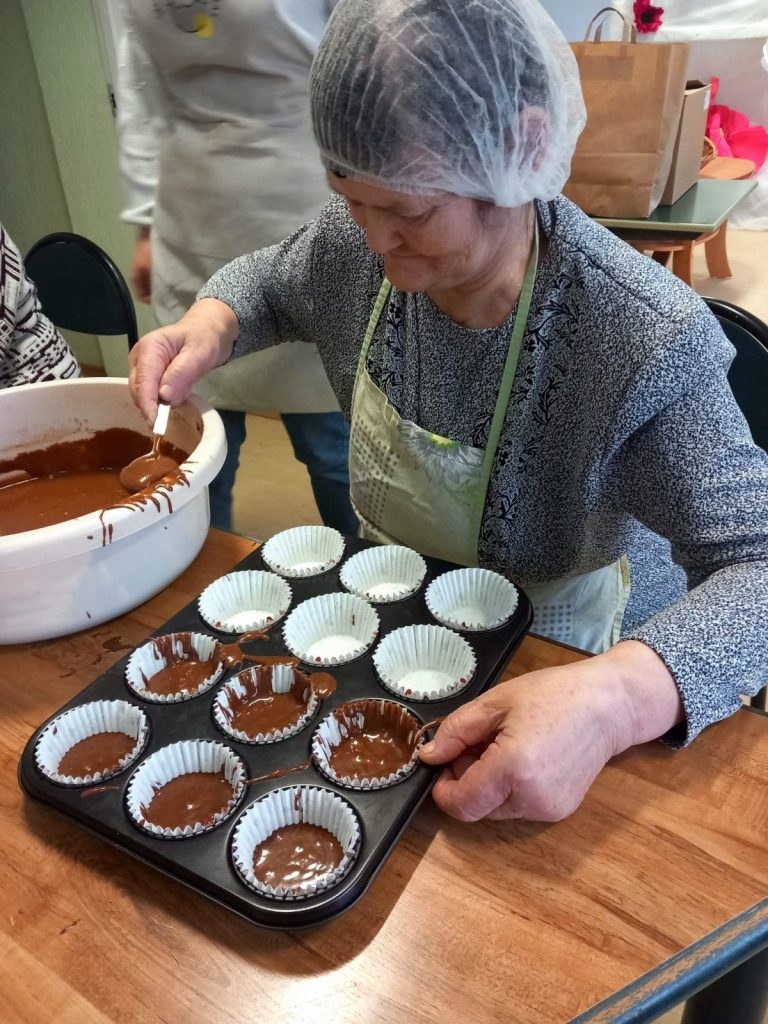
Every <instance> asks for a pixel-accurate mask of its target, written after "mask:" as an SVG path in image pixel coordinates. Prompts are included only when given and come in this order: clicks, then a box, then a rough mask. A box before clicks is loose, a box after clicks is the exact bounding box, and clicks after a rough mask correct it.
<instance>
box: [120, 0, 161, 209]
mask: <svg viewBox="0 0 768 1024" xmlns="http://www.w3.org/2000/svg"><path fill="white" fill-rule="evenodd" d="M119 12H120V18H121V22H122V32H121V34H120V42H119V46H118V55H117V81H116V83H115V89H116V102H117V134H118V153H119V162H120V174H121V178H122V184H123V194H124V202H125V205H124V207H123V210H122V212H121V214H120V219H121V220H124V221H127V222H128V223H129V224H151V223H152V212H153V207H154V202H155V188H156V186H157V163H158V151H159V140H160V138H161V137H162V133H163V130H164V128H165V125H166V122H167V120H168V114H167V101H166V97H165V91H164V89H163V86H162V83H161V81H160V79H159V76H158V74H157V71H156V69H155V67H154V65H153V63H152V61H151V60H150V58H149V56H148V54H147V52H146V50H145V48H144V46H143V44H142V41H141V38H140V35H139V33H138V31H137V29H136V26H135V25H134V23H133V18H132V15H131V12H130V10H129V5H128V4H127V3H126V2H125V0H120V2H119Z"/></svg>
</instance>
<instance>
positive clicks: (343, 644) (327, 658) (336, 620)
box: [283, 594, 379, 665]
mask: <svg viewBox="0 0 768 1024" xmlns="http://www.w3.org/2000/svg"><path fill="white" fill-rule="evenodd" d="M378 630H379V617H378V615H377V614H376V612H375V611H374V610H373V608H371V606H370V605H369V604H368V603H367V602H366V601H364V600H363V599H362V598H360V597H356V596H355V595H354V594H322V595H321V596H320V597H311V598H309V600H307V601H303V602H302V603H301V604H299V605H297V606H296V608H294V610H293V611H292V612H291V614H290V615H289V616H288V618H287V619H286V620H285V625H284V626H283V640H284V641H285V645H286V647H287V648H288V650H289V651H290V652H291V653H292V654H295V655H296V657H297V658H300V659H301V660H302V661H303V662H305V663H306V664H308V665H342V664H344V662H347V661H352V660H353V659H354V658H359V657H360V655H361V654H363V653H364V652H365V651H367V650H368V648H369V647H370V646H371V644H372V643H373V641H374V640H375V638H376V634H377V633H378Z"/></svg>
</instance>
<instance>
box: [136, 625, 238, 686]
mask: <svg viewBox="0 0 768 1024" xmlns="http://www.w3.org/2000/svg"><path fill="white" fill-rule="evenodd" d="M218 648H219V645H218V641H216V640H214V638H213V637H212V636H207V635H206V634H205V633H190V632H181V633H166V634H165V635H164V636H156V637H153V638H152V639H151V640H149V641H147V643H145V644H142V646H141V647H137V648H136V650H135V651H134V652H133V654H131V656H130V658H129V659H128V663H127V665H126V666H125V682H126V685H127V686H128V688H129V689H130V690H131V691H132V692H133V693H135V694H136V696H137V697H141V699H142V700H146V701H150V702H152V703H154V704H172V703H176V702H178V701H182V700H191V699H192V697H197V696H198V695H199V694H201V693H205V691H206V690H207V689H209V688H210V687H211V686H213V684H214V683H215V682H216V680H217V679H220V678H221V675H222V673H223V672H224V669H225V668H226V666H225V664H224V661H223V660H222V659H221V658H220V656H219V649H218ZM185 662H203V663H206V662H208V663H209V664H210V671H209V672H208V674H207V675H206V676H205V678H204V679H203V680H202V681H201V682H200V683H198V685H196V686H193V687H191V688H190V687H182V688H181V689H179V690H176V691H175V692H174V693H157V692H155V691H153V690H151V689H150V688H149V683H150V680H151V679H153V678H154V677H155V676H156V675H157V674H158V673H159V672H162V671H163V670H164V669H166V668H168V667H169V666H172V665H183V664H184V663H185Z"/></svg>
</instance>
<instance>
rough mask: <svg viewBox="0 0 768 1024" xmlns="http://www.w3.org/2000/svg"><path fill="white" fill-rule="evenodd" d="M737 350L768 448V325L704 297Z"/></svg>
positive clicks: (746, 409) (759, 697) (734, 383)
mask: <svg viewBox="0 0 768 1024" xmlns="http://www.w3.org/2000/svg"><path fill="white" fill-rule="evenodd" d="M704 301H705V302H706V304H707V305H708V306H709V308H710V309H711V310H712V312H713V313H714V314H715V316H716V317H717V319H718V320H719V321H720V326H721V327H722V328H723V332H724V333H725V335H726V337H727V338H728V340H729V341H730V342H731V344H732V345H733V347H734V348H735V349H736V358H735V359H734V360H733V362H732V363H731V368H730V370H729V371H728V383H729V384H730V385H731V390H732V391H733V394H734V397H735V398H736V401H737V402H738V404H739V408H740V409H741V411H742V412H743V413H744V419H745V420H746V421H747V423H748V424H749V429H750V430H751V431H752V437H753V438H754V441H755V444H758V445H760V447H761V448H764V449H765V450H766V451H768V324H765V323H763V321H762V320H760V319H759V317H756V316H755V315H754V314H753V313H749V312H747V310H746V309H742V308H741V307H740V306H734V305H733V303H731V302H724V301H723V300H722V299H705V300H704ZM767 698H768V690H767V689H766V687H763V689H762V690H760V691H759V693H757V694H755V696H754V697H753V698H752V700H751V703H752V705H753V706H754V707H759V708H766V706H767V705H768V701H767Z"/></svg>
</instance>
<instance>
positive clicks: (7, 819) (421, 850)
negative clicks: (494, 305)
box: [0, 531, 768, 1024]
mask: <svg viewBox="0 0 768 1024" xmlns="http://www.w3.org/2000/svg"><path fill="white" fill-rule="evenodd" d="M252 548H253V543H252V542H251V541H247V540H245V539H243V538H240V537H236V536H234V535H230V534H224V533H220V532H218V531H211V534H210V537H209V540H208V542H207V544H206V546H205V547H204V549H203V551H202V553H201V554H200V556H199V557H198V558H197V560H196V561H195V563H194V564H193V565H192V566H191V567H190V569H188V570H187V572H185V573H184V574H183V576H181V577H180V578H179V579H178V580H177V581H176V582H175V583H173V584H172V585H171V586H169V587H168V588H167V589H166V590H165V591H163V593H161V594H160V595H158V596H157V597H156V598H154V599H153V600H151V601H149V602H147V603H146V604H144V605H142V606H141V607H140V608H137V609H136V610H135V611H133V612H131V613H129V614H127V615H125V616H123V617H122V618H119V619H116V620H115V621H113V622H109V623H106V624H104V625H102V626H98V627H95V628H94V629H93V630H90V631H88V632H84V633H80V634H78V635H76V636H72V637H68V638H66V639H63V640H57V641H47V642H42V643H36V644H24V645H19V646H15V647H14V646H10V647H4V648H0V704H1V707H2V716H1V717H0V738H1V739H0V756H1V757H2V775H1V776H0V780H1V781H0V824H1V828H2V831H1V832H0V835H1V836H2V843H1V845H0V851H1V852H0V857H1V858H2V867H3V870H2V872H0V899H1V900H2V914H1V915H0V963H2V975H1V978H2V997H1V998H2V1009H0V1019H2V1021H3V1022H4V1024H16V1022H22V1024H33V1022H34V1024H39V1022H41V1021H42V1022H48V1021H56V1022H57V1024H107V1022H117V1024H144V1022H156V1021H157V1022H168V1024H219V1022H221V1024H225V1022H226V1024H252V1022H254V1021H259V1022H263V1024H294V1022H296V1024H305V1022H308V1021H312V1020H322V1021H332V1022H333V1024H346V1022H349V1024H352V1022H354V1024H390V1022H391V1024H402V1022H408V1024H425V1022H440V1024H446V1022H459V1024H464V1022H472V1024H488V1022H492V1021H493V1022H496V1021H499V1022H504V1024H562V1022H565V1021H570V1020H572V1019H574V1018H575V1019H577V1020H578V1021H579V1022H582V1021H583V1022H586V1021H603V1022H607V1021H614V1022H620V1021H630V1020H632V1021H636V1022H639V1021H645V1020H652V1019H654V1017H655V1016H656V1014H657V1013H660V1012H661V1011H662V1010H664V1009H666V1008H667V1007H668V1006H669V1005H671V1004H672V1003H673V1002H679V1001H681V1000H682V999H684V998H685V997H686V996H687V995H688V994H690V992H692V991H694V990H695V989H696V988H700V987H701V986H702V985H704V984H706V983H707V982H708V981H710V980H711V979H712V978H713V977H715V976H717V974H718V973H720V972H722V970H723V969H725V968H726V967H728V966H730V965H731V964H733V963H737V962H739V960H740V959H744V958H745V957H747V956H749V955H750V954H754V953H756V952H758V951H759V950H760V949H761V948H762V947H763V946H764V945H766V944H767V943H768V901H766V900H765V899H764V897H765V894H766V880H768V799H767V798H766V792H768V790H767V789H766V783H767V782H768V720H766V717H765V716H764V715H762V714H761V713H759V712H756V711H752V710H747V709H745V710H743V711H740V712H739V713H738V714H737V715H736V716H735V717H733V718H732V719H730V720H729V721H727V722H723V723H720V724H719V725H716V726H713V727H712V728H711V729H709V730H707V731H706V732H705V733H704V734H703V735H702V736H701V737H700V738H699V739H698V740H697V741H696V743H695V744H693V745H692V746H691V747H689V748H688V749H687V750H685V751H681V752H674V751H671V750H668V749H666V748H664V747H663V746H662V745H660V744H658V743H652V744H649V745H647V746H645V747H642V748H637V749H635V750H633V751H631V752H629V753H627V754H624V755H623V756H621V757H619V758H617V759H616V760H615V761H614V762H612V763H611V764H610V765H609V766H608V767H607V768H606V769H605V770H604V772H603V773H602V774H601V776H600V778H599V779H598V781H597V782H596V783H595V785H594V786H593V788H592V790H591V791H590V793H589V795H588V796H587V799H586V800H585V802H584V804H583V806H582V807H581V809H580V810H579V811H578V812H577V813H576V814H574V815H573V816H572V817H570V818H569V819H567V820H566V821H564V822H561V823H559V824H555V825H539V824H527V823H519V822H518V823H509V824H498V823H496V824H493V823H488V824H474V825H466V824H461V823H459V822H456V821H452V820H450V819H448V818H446V817H444V816H442V815H441V814H440V813H439V812H438V811H437V810H436V809H435V807H434V806H433V805H432V804H431V803H430V804H429V805H428V806H425V807H424V808H422V810H420V811H419V813H418V815H417V817H416V818H415V820H414V824H413V825H412V827H411V828H410V829H409V830H408V831H407V833H406V834H405V836H404V838H403V839H402V841H401V842H400V844H399V846H398V847H397V849H396V850H395V852H394V853H393V854H392V856H391V857H390V859H389V860H388V862H387V864H386V865H385V867H384V868H383V870H382V872H381V874H380V875H379V877H378V878H377V879H376V880H375V881H374V883H373V885H372V886H371V889H370V890H369V892H368V893H367V894H366V895H365V896H364V897H363V899H362V900H360V902H359V903H358V904H357V905H356V906H355V907H353V908H352V909H351V910H350V911H348V912H347V913H346V914H344V915H343V916H342V917H340V918H338V919H337V920H336V921H334V922H332V923H330V924H328V925H326V926H324V927H322V928H319V929H315V930H311V931H305V932H298V933H293V934H287V933H278V932H267V931H262V930H260V929H258V928H257V927H256V926H254V925H252V924H250V923H248V922H246V921H244V920H243V919H241V918H239V917H237V916H236V915H234V914H233V913H231V912H229V911H227V910H225V909H224V908H221V907H219V906H218V905H216V904H214V903H212V902H210V901H208V900H206V899H205V898H204V897H202V896H199V895H198V894H197V893H195V892H193V891H191V890H189V889H186V888H185V887H183V886H182V885H181V884H180V883H179V882H176V881H173V880H170V879H167V878H165V877H164V876H163V875H161V874H160V873H159V872H156V871H154V870H152V869H151V868H149V867H147V866H145V865H143V864H140V863H138V862H136V861H134V860H132V859H131V858H130V857H128V856H127V855H126V854H125V853H123V852H122V851H119V850H116V849H113V848H111V847H110V846H108V845H107V844H106V843H104V842H101V841H100V840H98V839H96V838H95V837H92V836H90V835H89V834H87V833H85V832H84V831H82V830H80V829H79V828H77V827H76V826H75V825H73V824H72V823H70V822H69V821H67V820H65V819H63V818H59V817H57V816H56V815H55V814H54V813H53V812H52V811H51V810H49V809H48V808H47V807H45V806H43V805H40V804H36V803H35V802H33V801H30V800H27V799H25V798H24V796H23V795H22V793H21V791H20V790H19V787H18V784H17V780H16V765H17V763H18V759H19V756H20V754H21V751H22V749H23V747H24V744H25V742H26V740H27V739H28V737H29V736H30V735H31V733H32V732H33V731H34V729H35V728H36V727H37V726H38V725H39V724H40V723H41V722H42V721H43V720H44V719H45V718H46V717H48V716H49V715H50V714H52V713H53V712H54V711H55V710H57V709H58V708H59V707H60V706H61V705H62V704H64V703H65V702H66V701H67V700H69V699H70V698H71V697H73V696H74V695H75V694H76V693H77V692H79V691H80V690H81V689H83V688H84V687H85V686H86V685H87V684H89V683H90V682H92V681H93V679H95V678H96V677H97V676H98V675H100V674H101V673H102V672H103V671H104V670H105V669H106V668H107V667H108V666H109V665H110V664H112V663H113V662H114V661H116V660H117V659H119V658H120V657H121V656H122V655H123V654H124V653H125V651H126V650H128V649H129V648H131V647H133V646H135V645H137V644H138V643H139V642H141V641H142V640H144V639H145V638H146V636H147V634H148V633H150V632H151V631H152V630H154V629H157V628H158V627H159V626H160V625H161V624H162V623H163V622H164V621H165V620H166V619H168V618H169V617H170V616H171V615H172V614H173V613H174V612H176V611H177V610H178V609H179V608H180V607H181V606H182V605H184V604H186V603H187V602H188V601H189V600H191V599H192V598H193V597H194V596H196V595H197V593H199V591H200V590H202V588H203V587H204V586H205V584H206V583H208V582H209V581H210V580H211V579H212V578H214V577H215V576H217V575H220V574H221V573H223V572H225V571H226V570H228V569H229V568H230V567H231V566H232V565H233V564H235V563H236V562H237V561H239V560H240V558H242V557H244V556H245V555H246V554H248V553H249V552H250V551H251V550H252ZM579 657H580V655H579V654H578V653H576V652H572V651H569V650H567V649H565V648H562V647H558V646H556V645H554V644H549V643H546V642H544V641H541V640H535V639H533V638H528V639H526V641H525V642H524V644H523V646H522V647H521V649H520V651H519V652H518V655H517V656H516V657H515V659H514V662H513V664H512V665H511V666H510V672H511V674H513V675H514V674H520V673H522V672H524V671H527V670H529V669H531V668H534V667H537V666H543V665H549V664H560V663H564V662H568V661H572V660H575V659H577V658H579ZM760 901H762V902H760ZM755 904H757V906H756V907H755V908H754V909H753V910H751V911H750V910H749V908H750V907H752V906H753V905H755ZM723 926H725V928H726V931H725V933H722V934H720V935H718V934H715V935H714V936H712V937H710V938H708V939H706V940H705V942H704V945H703V947H694V948H693V949H687V950H686V951H685V952H683V953H682V954H681V953H680V951H681V950H684V949H685V947H689V946H690V945H691V944H692V943H696V942H697V940H701V939H702V937H705V936H711V933H713V932H715V930H716V929H718V928H721V927H723ZM670 957H676V958H677V959H676V960H674V961H673V962H672V963H670V964H666V965H665V966H663V967H662V968H661V969H659V970H657V971H656V973H655V974H653V975H652V976H651V977H650V978H640V980H639V981H638V980H637V979H638V978H639V977H640V976H641V975H643V974H644V972H647V971H650V970H652V969H654V968H656V967H657V965H659V964H661V963H662V961H666V960H667V959H668V958H670ZM729 957H730V960H729ZM753 963H754V961H753ZM624 986H630V987H629V989H628V990H627V991H626V992H619V994H618V995H612V994H613V993H616V992H617V990H621V989H622V988H623V987H624ZM606 999H608V1000H609V1002H608V1004H607V1005H605V1006H602V1007H600V1006H598V1007H596V1008H594V1009H592V1010H589V1008H590V1007H593V1004H595V1003H599V1002H600V1001H601V1000H606ZM718 1019H721V1020H725V1018H718ZM733 1019H735V1018H733ZM740 1024H742V1022H741V1020H740Z"/></svg>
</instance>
